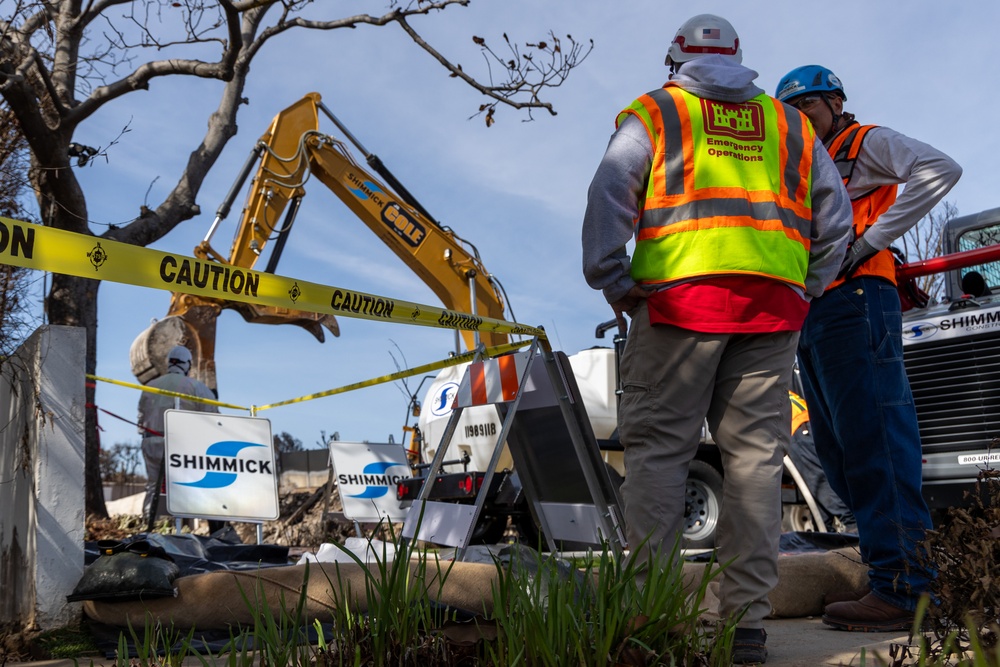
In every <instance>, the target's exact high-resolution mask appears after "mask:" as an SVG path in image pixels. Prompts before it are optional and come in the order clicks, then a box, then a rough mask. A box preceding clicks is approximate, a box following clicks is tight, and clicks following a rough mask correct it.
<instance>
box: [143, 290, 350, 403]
mask: <svg viewBox="0 0 1000 667" xmlns="http://www.w3.org/2000/svg"><path fill="white" fill-rule="evenodd" d="M184 296H187V295H184ZM184 296H182V297H181V298H180V299H176V300H175V301H174V302H172V305H171V309H170V310H171V312H176V310H177V309H180V308H186V310H184V311H183V312H181V313H180V314H176V315H168V316H167V317H164V318H163V319H162V320H154V321H153V323H152V324H151V325H150V326H149V327H148V328H147V329H146V330H145V331H143V332H142V333H141V334H139V336H138V337H137V338H136V339H135V340H134V341H133V342H132V347H131V349H130V350H129V361H130V362H131V364H132V374H133V375H135V377H136V378H138V380H139V382H141V383H142V384H146V383H147V382H149V381H150V380H152V379H153V378H155V377H158V376H160V375H163V374H164V373H166V372H167V353H168V352H170V349H171V348H172V347H174V346H175V345H183V346H185V347H187V348H188V349H189V350H191V356H192V357H193V363H192V365H191V376H192V377H194V378H197V379H198V380H201V381H202V382H204V383H205V385H206V386H207V387H208V388H209V389H211V390H212V391H213V392H216V393H218V381H217V380H216V375H215V330H216V322H217V320H218V317H219V313H220V312H221V311H222V310H223V309H227V308H228V309H232V310H235V311H237V312H238V313H239V314H240V315H242V316H243V319H245V320H246V321H247V322H250V323H252V324H253V323H256V324H294V325H296V326H298V327H301V328H303V329H305V330H306V331H308V332H309V333H311V334H312V335H313V336H314V337H315V338H316V340H318V341H319V342H320V343H322V342H324V341H325V340H326V336H325V334H324V331H323V330H324V329H326V331H329V332H330V333H331V334H333V335H334V336H339V335H340V325H339V324H338V323H337V319H336V318H335V317H334V316H333V315H324V314H320V313H308V312H305V311H302V310H293V309H289V308H277V307H274V306H257V305H253V304H246V303H239V302H232V301H220V302H213V301H209V300H207V299H199V298H191V297H189V296H188V297H187V298H184ZM175 305H177V308H176V309H175V307H174V306H175Z"/></svg>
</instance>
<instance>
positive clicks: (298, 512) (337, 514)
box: [84, 487, 375, 555]
mask: <svg viewBox="0 0 1000 667" xmlns="http://www.w3.org/2000/svg"><path fill="white" fill-rule="evenodd" d="M326 496H327V494H326V492H325V488H323V487H321V488H318V489H306V490H302V489H283V490H282V491H281V493H280V494H279V516H278V519H277V520H276V521H265V522H264V524H263V536H264V543H265V544H277V545H281V546H287V547H289V548H290V549H292V553H293V554H294V555H298V554H301V553H302V552H303V551H315V550H316V549H318V548H319V546H320V545H321V544H323V543H324V542H340V543H343V541H344V540H345V539H346V538H348V537H352V536H354V535H356V528H355V525H354V524H353V522H351V521H348V520H346V519H344V518H343V515H342V514H341V512H342V510H343V507H342V505H341V503H340V497H339V495H338V494H337V492H336V489H333V490H332V492H331V493H330V494H329V498H327V497H326ZM189 523H190V524H193V525H189ZM233 527H234V528H235V529H236V532H237V533H238V534H239V536H240V539H241V540H242V541H243V542H244V543H246V544H253V543H255V542H256V541H257V524H253V523H234V524H233ZM361 528H362V532H363V533H365V534H371V533H372V532H373V529H374V528H375V527H374V526H361ZM144 530H145V526H143V525H142V522H141V519H140V517H138V516H115V517H111V518H109V519H100V518H97V517H94V516H89V517H87V528H86V534H85V538H84V539H85V540H87V541H93V540H125V539H128V538H130V537H132V536H133V535H135V534H136V533H139V532H143V531H144ZM173 530H174V522H173V521H172V520H171V519H169V518H162V519H161V520H160V523H159V524H158V525H157V531H162V532H172V531H173ZM184 530H192V532H194V533H196V534H208V526H207V523H206V522H203V521H197V522H187V521H186V522H185V527H184Z"/></svg>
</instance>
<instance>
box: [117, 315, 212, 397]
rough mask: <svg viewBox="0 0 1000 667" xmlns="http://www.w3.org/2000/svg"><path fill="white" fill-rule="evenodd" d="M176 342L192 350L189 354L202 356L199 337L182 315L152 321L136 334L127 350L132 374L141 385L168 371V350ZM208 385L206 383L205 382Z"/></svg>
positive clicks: (198, 357) (197, 356) (197, 357)
mask: <svg viewBox="0 0 1000 667" xmlns="http://www.w3.org/2000/svg"><path fill="white" fill-rule="evenodd" d="M175 345H183V346H185V347H187V348H188V349H190V350H191V356H193V357H194V358H195V359H200V358H201V349H200V347H201V346H200V345H199V341H198V336H197V335H196V334H195V332H194V330H193V329H192V327H191V326H190V325H189V324H188V323H187V322H185V321H184V318H183V317H180V316H177V315H171V316H168V317H164V318H163V319H162V320H153V322H152V324H150V325H149V327H147V328H146V330H145V331H143V332H142V333H141V334H139V335H138V336H137V337H136V339H135V340H134V341H132V347H131V348H130V349H129V352H128V357H129V362H130V363H131V364H132V374H133V375H135V377H136V379H138V380H139V382H141V383H142V384H146V383H147V382H149V381H150V380H152V379H154V378H157V377H159V376H161V375H163V374H164V373H166V372H167V353H168V352H170V350H171V348H173V347H174V346H175ZM206 384H207V383H206Z"/></svg>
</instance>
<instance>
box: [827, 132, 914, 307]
mask: <svg viewBox="0 0 1000 667" xmlns="http://www.w3.org/2000/svg"><path fill="white" fill-rule="evenodd" d="M876 127H878V126H877V125H861V124H859V123H856V122H855V123H851V124H850V125H848V126H847V127H846V128H844V129H843V130H842V131H841V132H840V134H838V135H837V136H836V137H835V138H834V140H833V141H832V142H831V143H830V146H829V148H827V151H828V152H829V153H830V157H832V158H833V163H834V164H835V165H837V171H838V172H840V177H841V178H843V179H844V185H847V184H848V183H849V182H850V180H851V177H852V176H854V165H855V163H857V161H858V154H859V153H860V152H861V146H862V144H863V142H864V140H865V135H866V134H868V131H869V130H872V129H874V128H876ZM897 189H898V187H897V186H896V185H883V186H881V187H877V188H875V189H874V190H871V191H869V192H866V193H865V194H863V195H860V196H859V197H857V198H855V199H852V200H851V209H852V210H853V211H854V238H855V239H857V238H858V237H859V236H861V235H862V234H864V233H865V230H867V229H868V228H869V227H871V226H872V225H874V224H875V222H876V221H877V220H878V218H879V216H880V215H882V214H883V213H885V212H886V211H887V210H889V207H890V206H892V204H893V202H895V201H896V191H897ZM861 276H874V277H877V278H884V279H886V280H888V281H889V282H891V283H892V284H893V285H895V284H896V258H895V256H894V255H893V254H892V251H891V250H889V249H888V248H886V249H885V250H882V251H880V252H878V253H876V254H875V255H874V256H873V257H872V258H871V259H869V260H868V261H867V262H865V263H864V264H862V265H861V266H860V267H859V268H858V270H857V271H855V272H854V276H853V277H855V278H859V277H861ZM843 284H844V279H843V278H840V279H838V280H834V281H833V282H832V283H830V286H829V287H827V289H828V290H829V289H833V288H834V287H838V286H839V285H843Z"/></svg>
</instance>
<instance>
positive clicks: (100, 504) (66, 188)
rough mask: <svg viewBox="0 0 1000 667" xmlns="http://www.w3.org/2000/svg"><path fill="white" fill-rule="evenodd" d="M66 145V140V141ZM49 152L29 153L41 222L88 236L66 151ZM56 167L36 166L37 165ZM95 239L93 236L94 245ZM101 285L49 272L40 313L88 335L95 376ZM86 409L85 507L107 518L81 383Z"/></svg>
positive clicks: (90, 398) (91, 408)
mask: <svg viewBox="0 0 1000 667" xmlns="http://www.w3.org/2000/svg"><path fill="white" fill-rule="evenodd" d="M67 143H68V142H67ZM49 148H50V151H51V152H50V153H49V154H47V155H43V156H42V158H41V159H39V157H38V156H37V154H36V155H33V159H32V167H33V168H32V174H31V175H32V181H33V182H34V185H35V188H36V190H35V191H36V192H37V193H38V195H37V196H38V201H39V210H40V211H41V216H42V222H43V223H44V224H45V225H46V226H49V227H55V228H56V229H66V230H69V231H72V232H76V233H78V234H89V233H90V229H89V227H88V225H87V202H86V199H85V198H84V196H83V191H82V190H81V189H80V183H79V181H77V179H76V175H75V174H74V173H73V170H72V169H70V168H69V162H68V160H67V159H66V154H67V152H66V149H65V147H63V148H62V149H59V148H57V147H52V146H50V147H49ZM46 162H47V163H48V164H49V165H55V168H52V167H51V166H50V167H48V168H39V166H38V165H39V164H45V163H46ZM96 239H97V237H95V242H96ZM100 285H101V282H100V281H99V280H94V279H91V278H76V277H73V276H67V275H62V274H59V273H53V274H52V287H51V289H50V290H49V294H48V296H47V297H46V300H45V312H46V315H47V319H48V322H49V323H50V324H60V325H65V326H71V327H83V328H84V329H85V330H86V332H87V355H86V359H85V363H84V369H85V371H86V372H87V373H88V374H90V375H94V374H96V372H97V290H98V288H99V287H100ZM85 382H86V383H85V386H86V390H85V397H86V401H87V403H86V408H85V413H84V414H85V417H84V437H85V444H84V473H85V487H84V507H85V508H86V512H87V514H94V515H96V516H98V517H102V518H106V517H107V516H108V509H107V507H106V506H105V505H104V485H103V483H102V482H101V460H100V459H101V457H100V451H101V446H100V440H99V438H98V432H97V406H96V404H95V403H94V394H95V387H94V384H93V383H92V382H89V381H85Z"/></svg>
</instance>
